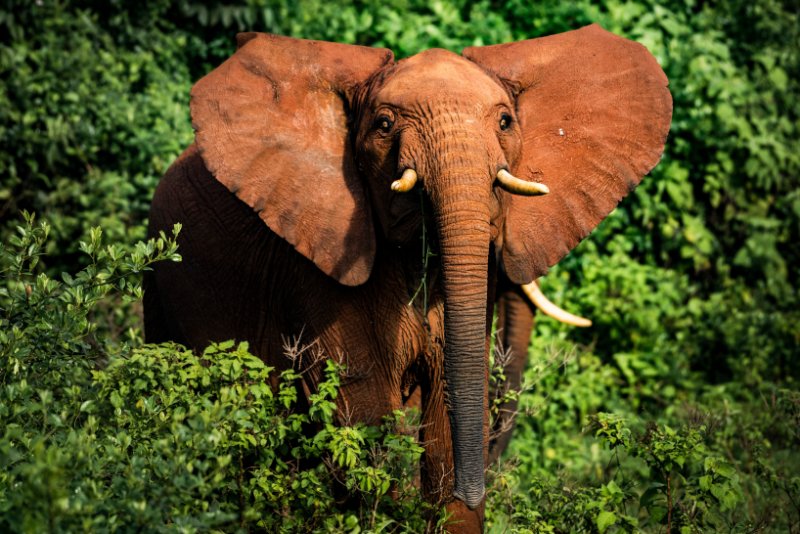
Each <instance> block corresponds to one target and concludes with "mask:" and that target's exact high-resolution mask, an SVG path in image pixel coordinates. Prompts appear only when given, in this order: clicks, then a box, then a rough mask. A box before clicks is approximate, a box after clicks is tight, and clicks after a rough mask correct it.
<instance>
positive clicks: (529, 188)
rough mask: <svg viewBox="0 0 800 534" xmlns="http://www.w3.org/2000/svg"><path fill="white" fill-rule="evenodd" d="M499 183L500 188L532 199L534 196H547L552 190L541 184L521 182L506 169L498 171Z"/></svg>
mask: <svg viewBox="0 0 800 534" xmlns="http://www.w3.org/2000/svg"><path fill="white" fill-rule="evenodd" d="M497 181H498V182H500V186H501V187H502V188H503V189H505V190H506V191H508V192H509V193H514V194H517V195H524V196H528V197H531V196H534V195H546V194H547V193H549V192H550V188H548V187H547V186H546V185H544V184H542V183H539V182H527V181H525V180H520V179H519V178H517V177H516V176H514V175H513V174H511V173H510V172H508V171H507V170H506V169H500V170H499V171H497Z"/></svg>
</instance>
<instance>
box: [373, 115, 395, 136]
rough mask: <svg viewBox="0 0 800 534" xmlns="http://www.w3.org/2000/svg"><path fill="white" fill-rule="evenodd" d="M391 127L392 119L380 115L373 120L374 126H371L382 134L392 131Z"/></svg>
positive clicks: (392, 124)
mask: <svg viewBox="0 0 800 534" xmlns="http://www.w3.org/2000/svg"><path fill="white" fill-rule="evenodd" d="M392 126H394V123H393V122H392V119H390V118H389V117H387V116H386V115H381V116H380V117H378V118H377V119H375V124H374V125H373V127H374V128H375V129H376V130H380V131H381V132H383V133H389V132H390V131H391V130H392Z"/></svg>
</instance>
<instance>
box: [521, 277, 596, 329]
mask: <svg viewBox="0 0 800 534" xmlns="http://www.w3.org/2000/svg"><path fill="white" fill-rule="evenodd" d="M522 291H523V292H524V293H525V296H527V297H528V298H529V299H530V300H531V302H532V303H533V305H534V306H536V307H537V308H539V309H540V310H542V313H544V314H545V315H549V316H550V317H552V318H553V319H556V320H557V321H561V322H562V323H566V324H571V325H572V326H580V327H586V326H592V321H590V320H589V319H584V318H583V317H578V316H577V315H572V314H571V313H569V312H568V311H564V310H562V309H561V308H559V307H558V306H556V305H555V304H553V303H552V302H550V300H549V299H548V298H547V297H545V296H544V293H542V290H541V289H539V284H537V283H536V280H534V281H533V282H531V283H530V284H525V285H523V286H522Z"/></svg>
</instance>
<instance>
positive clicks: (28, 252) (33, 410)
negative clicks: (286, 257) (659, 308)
mask: <svg viewBox="0 0 800 534" xmlns="http://www.w3.org/2000/svg"><path fill="white" fill-rule="evenodd" d="M32 222H33V221H32V218H29V223H28V224H27V225H26V226H24V227H20V229H19V233H18V236H17V237H16V238H15V239H13V240H12V242H11V246H9V247H3V248H2V249H0V270H1V272H2V273H3V284H2V288H1V289H0V429H2V430H0V432H2V434H0V530H2V531H4V532H23V531H24V532H42V531H48V530H49V531H51V532H54V531H59V532H68V531H69V532H79V531H119V530H123V531H141V530H145V531H152V530H162V529H166V530H177V531H197V530H208V529H211V528H215V529H222V530H225V531H236V530H249V529H263V530H266V531H269V532H273V531H277V530H279V529H280V530H287V531H309V532H310V531H315V530H343V529H346V530H352V529H353V528H355V527H356V526H357V525H361V528H364V529H369V530H372V531H384V530H390V531H398V532H406V531H407V532H419V531H421V530H424V528H425V525H426V523H427V522H429V521H433V524H434V525H435V523H436V520H437V515H436V513H435V510H434V509H433V508H432V507H430V506H428V505H427V504H425V503H424V502H422V500H421V499H420V495H419V490H418V489H417V488H415V487H414V486H413V484H412V480H413V476H414V473H415V470H416V466H417V464H418V462H419V457H420V454H421V450H422V449H421V447H419V446H418V445H416V444H415V442H414V440H413V439H412V438H411V437H409V436H408V435H403V434H397V433H393V432H395V430H396V429H397V428H398V427H399V425H402V424H405V419H404V416H403V414H400V413H398V414H395V417H394V418H391V419H388V420H387V422H386V425H385V426H384V427H382V428H376V427H366V426H363V425H355V426H338V425H335V424H334V419H335V417H334V415H335V409H336V405H335V399H336V396H337V390H338V385H339V380H340V373H341V371H342V368H341V367H340V366H339V365H337V364H335V363H333V362H332V361H330V360H324V359H323V360H320V361H319V363H318V365H322V366H324V368H325V369H324V376H325V379H324V381H323V382H322V383H321V384H319V385H318V388H317V392H316V393H314V394H313V395H311V397H310V398H309V404H310V408H309V409H308V410H307V411H306V410H305V409H301V408H298V393H297V389H296V385H297V383H298V381H299V380H302V377H301V376H300V375H298V374H297V373H295V372H293V371H284V372H282V373H280V374H277V373H276V372H275V371H274V370H273V369H271V368H269V367H267V366H266V365H264V363H263V362H262V361H261V360H259V359H258V358H256V357H254V356H252V355H251V354H249V353H248V352H247V346H246V345H245V344H242V345H239V346H238V347H234V345H233V343H223V344H219V345H214V346H211V347H209V348H208V349H207V350H206V351H205V352H204V353H203V354H202V355H195V354H193V353H192V352H191V351H188V350H186V349H184V348H182V347H179V346H174V345H163V346H140V347H137V348H131V347H130V346H128V345H125V344H123V345H119V344H111V343H110V342H109V335H108V333H98V332H97V331H96V328H95V326H96V325H95V324H94V323H93V321H92V318H91V315H92V313H93V312H94V311H95V309H96V305H97V303H98V302H100V300H101V299H105V298H108V297H109V296H110V295H111V294H112V292H121V293H122V294H124V295H125V296H126V297H127V298H134V297H137V296H138V295H140V293H141V289H140V286H139V283H138V280H135V279H133V278H132V276H133V275H134V274H135V273H138V272H141V271H142V270H144V269H146V268H147V267H148V265H150V264H151V263H153V262H154V261H164V260H169V259H177V257H176V253H175V242H174V240H172V239H168V238H166V237H165V236H162V237H161V239H158V240H154V241H150V242H148V243H146V244H143V243H140V244H139V245H137V246H136V247H135V248H134V249H133V250H132V251H126V250H122V249H121V248H120V247H119V246H114V245H112V246H105V247H104V246H103V245H102V242H101V236H100V231H99V230H94V231H93V232H92V239H91V241H90V242H88V243H81V249H82V250H84V252H86V253H87V254H88V255H89V258H90V259H89V266H88V267H87V268H85V269H83V270H82V271H80V272H79V273H78V274H77V275H75V276H68V275H64V276H63V277H62V278H63V281H61V282H58V281H55V280H51V279H49V278H48V277H47V276H46V275H43V274H39V275H36V274H34V269H35V267H36V264H37V262H38V259H39V254H40V251H41V249H42V247H43V246H44V244H45V239H46V237H47V234H48V232H49V227H48V226H47V225H46V224H40V225H38V226H34V225H33V224H31V223H32ZM289 356H291V354H289ZM273 383H274V384H275V386H276V388H275V389H273V388H272V384H273ZM300 405H301V406H303V405H305V402H304V401H301V402H300ZM390 492H391V496H390Z"/></svg>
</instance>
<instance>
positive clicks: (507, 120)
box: [500, 113, 512, 131]
mask: <svg viewBox="0 0 800 534" xmlns="http://www.w3.org/2000/svg"><path fill="white" fill-rule="evenodd" d="M511 120H512V119H511V115H509V114H508V113H503V114H502V115H500V129H501V130H503V131H505V130H508V129H509V128H510V127H511Z"/></svg>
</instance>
